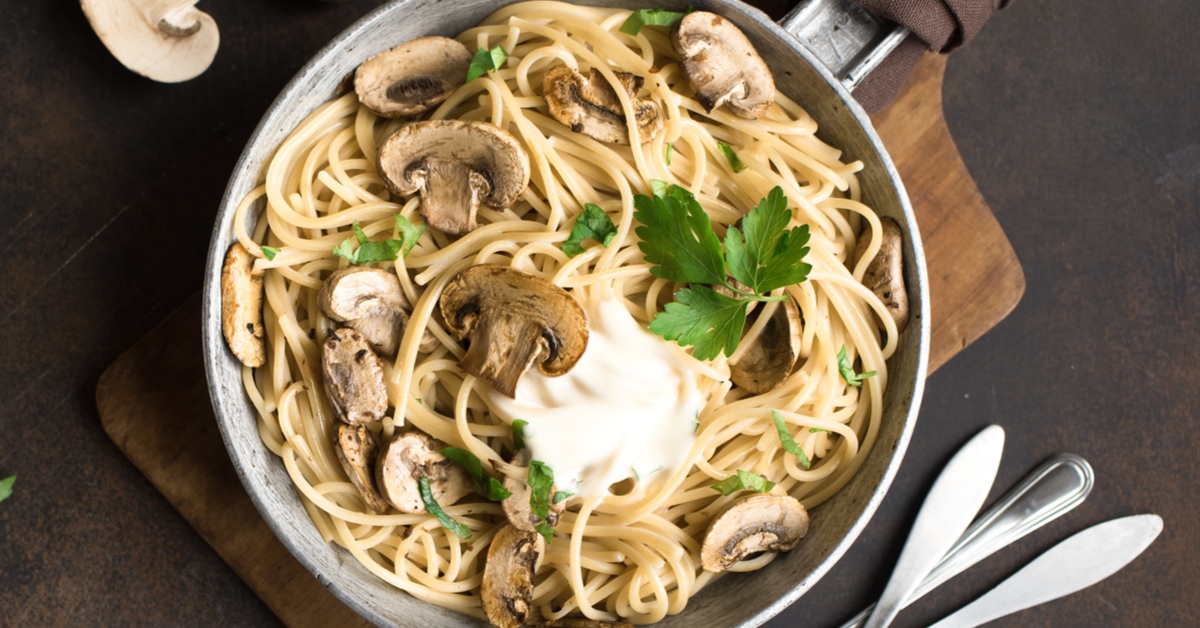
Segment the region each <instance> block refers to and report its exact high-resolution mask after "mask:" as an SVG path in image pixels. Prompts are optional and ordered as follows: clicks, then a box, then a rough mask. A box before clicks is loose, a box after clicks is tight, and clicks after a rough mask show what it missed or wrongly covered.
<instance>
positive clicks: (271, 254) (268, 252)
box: [258, 245, 279, 261]
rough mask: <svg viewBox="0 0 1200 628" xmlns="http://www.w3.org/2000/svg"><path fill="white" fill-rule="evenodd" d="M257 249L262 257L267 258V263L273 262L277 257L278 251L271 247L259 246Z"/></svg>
mask: <svg viewBox="0 0 1200 628" xmlns="http://www.w3.org/2000/svg"><path fill="white" fill-rule="evenodd" d="M258 248H259V250H261V251H262V254H263V257H265V258H267V260H268V261H274V260H275V256H276V255H279V249H277V248H275V247H273V246H263V245H260V246H259V247H258Z"/></svg>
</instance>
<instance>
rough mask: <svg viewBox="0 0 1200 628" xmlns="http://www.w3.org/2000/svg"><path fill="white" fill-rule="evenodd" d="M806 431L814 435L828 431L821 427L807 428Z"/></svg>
mask: <svg viewBox="0 0 1200 628" xmlns="http://www.w3.org/2000/svg"><path fill="white" fill-rule="evenodd" d="M808 431H809V433H812V434H816V433H818V432H828V431H829V430H827V429H825V428H823V427H810V428H808Z"/></svg>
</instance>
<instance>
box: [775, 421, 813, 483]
mask: <svg viewBox="0 0 1200 628" xmlns="http://www.w3.org/2000/svg"><path fill="white" fill-rule="evenodd" d="M771 419H772V420H774V421H775V431H776V432H779V442H781V443H783V450H784V451H786V452H788V453H789V454H792V455H793V456H795V457H796V461H797V462H798V463H799V464H800V466H801V467H804V468H805V469H809V468H811V467H812V462H810V461H809V459H808V454H806V453H804V450H803V449H801V447H800V445H798V444H796V440H795V439H793V438H792V433H791V432H789V431H788V426H787V423H786V422H785V421H784V420H783V415H781V414H779V412H777V411H775V410H772V411H771Z"/></svg>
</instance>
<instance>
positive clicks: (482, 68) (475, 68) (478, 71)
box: [467, 46, 508, 83]
mask: <svg viewBox="0 0 1200 628" xmlns="http://www.w3.org/2000/svg"><path fill="white" fill-rule="evenodd" d="M507 58H508V51H507V50H505V49H504V47H503V46H496V47H494V48H492V49H491V50H485V49H483V48H480V49H479V50H476V51H475V58H473V59H471V65H469V66H467V82H468V83H470V82H471V81H474V80H475V79H477V78H479V77H481V76H483V75H484V74H487V73H488V72H492V71H494V70H499V69H500V66H502V65H504V60H505V59H507Z"/></svg>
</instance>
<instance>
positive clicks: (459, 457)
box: [442, 447, 512, 502]
mask: <svg viewBox="0 0 1200 628" xmlns="http://www.w3.org/2000/svg"><path fill="white" fill-rule="evenodd" d="M442 455H443V456H445V457H447V458H449V459H451V460H453V461H455V462H457V463H458V464H460V465H462V467H463V468H464V469H466V470H467V473H469V474H471V479H472V480H474V482H475V492H476V493H479V494H480V495H482V496H483V497H484V499H488V500H490V501H494V502H499V501H504V498H506V497H508V496H509V495H512V493H511V492H509V491H508V489H506V488H504V485H503V484H501V483H500V480H497V479H496V478H494V477H492V476H490V475H488V474H486V473H484V472H483V463H482V462H480V461H479V458H478V457H476V456H475V454H473V453H471V452H469V451H467V450H466V449H461V448H459V447H446V448H444V449H442Z"/></svg>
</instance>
